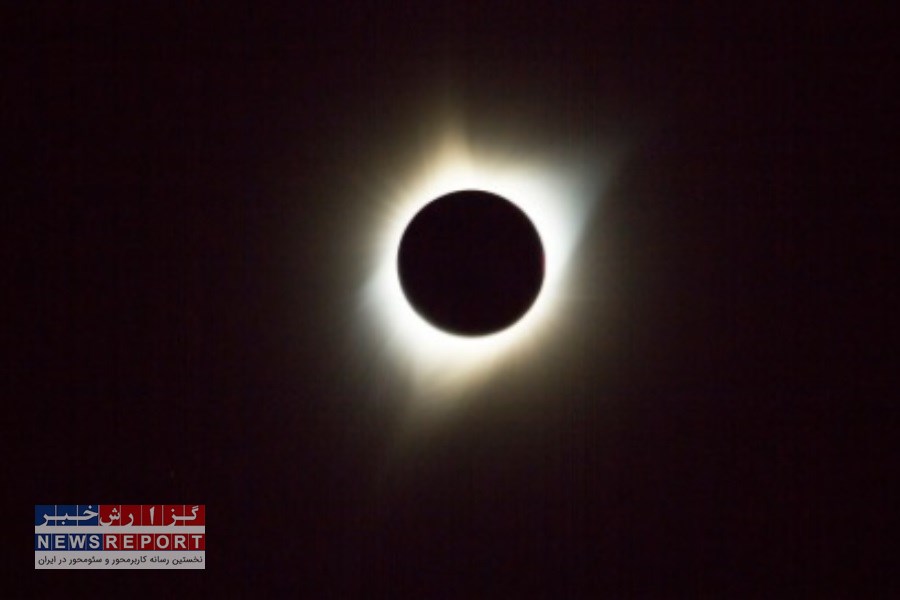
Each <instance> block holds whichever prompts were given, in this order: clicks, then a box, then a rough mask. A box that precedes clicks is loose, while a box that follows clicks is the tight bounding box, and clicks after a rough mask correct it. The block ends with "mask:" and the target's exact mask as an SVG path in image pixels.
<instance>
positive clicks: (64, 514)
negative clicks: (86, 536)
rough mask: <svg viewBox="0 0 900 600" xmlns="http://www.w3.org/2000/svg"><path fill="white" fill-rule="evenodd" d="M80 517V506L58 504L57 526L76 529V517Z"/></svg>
mask: <svg viewBox="0 0 900 600" xmlns="http://www.w3.org/2000/svg"><path fill="white" fill-rule="evenodd" d="M77 516H78V505H76V504H57V505H56V524H57V525H62V526H65V527H74V526H75V525H78V521H77V520H76V519H75V517H77Z"/></svg>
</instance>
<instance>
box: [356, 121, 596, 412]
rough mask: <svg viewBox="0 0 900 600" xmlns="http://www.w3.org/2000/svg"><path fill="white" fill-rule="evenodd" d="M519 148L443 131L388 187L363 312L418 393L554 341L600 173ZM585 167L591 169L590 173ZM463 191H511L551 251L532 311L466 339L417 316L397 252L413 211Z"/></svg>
mask: <svg viewBox="0 0 900 600" xmlns="http://www.w3.org/2000/svg"><path fill="white" fill-rule="evenodd" d="M517 150H518V152H516V153H515V154H513V153H512V152H502V151H500V150H499V149H496V148H473V147H471V146H470V144H468V143H467V142H466V140H465V139H463V137H462V135H461V134H460V133H459V132H458V131H456V132H453V133H452V134H450V135H447V136H445V139H444V140H443V142H442V143H440V144H438V147H437V148H436V150H435V152H434V154H433V155H432V156H428V157H425V161H424V165H422V166H421V168H420V169H419V170H418V172H414V173H411V174H410V176H409V178H408V179H407V181H405V182H403V181H401V182H400V183H398V184H397V185H394V186H392V187H391V189H387V190H384V191H383V192H382V193H384V194H386V195H388V196H389V198H387V199H384V205H385V206H384V207H383V214H382V215H381V216H382V217H383V218H384V221H383V222H382V223H381V224H380V225H377V226H376V227H377V229H378V230H377V231H376V232H375V239H374V240H373V243H374V255H375V256H376V257H377V260H376V264H375V265H373V269H372V276H371V279H370V280H369V281H368V282H367V285H366V287H365V290H364V305H365V309H366V310H365V314H366V320H367V321H368V323H369V324H370V325H371V326H373V327H374V331H373V335H374V336H376V338H377V339H380V340H381V341H382V342H383V343H384V348H385V350H386V352H387V354H388V355H389V358H390V359H391V360H392V362H393V363H394V364H395V366H396V368H398V369H400V371H401V373H402V374H405V375H406V376H407V377H408V379H409V382H410V383H411V384H412V386H413V389H414V392H415V394H416V396H417V397H422V398H426V399H427V398H445V397H447V396H448V395H456V394H458V393H459V392H461V391H462V390H464V389H467V388H469V387H470V386H471V385H472V384H474V383H476V382H478V381H480V380H482V378H483V377H485V376H486V375H487V374H489V373H491V372H495V371H496V370H497V369H499V368H501V367H502V366H503V364H504V363H506V364H513V363H515V362H519V364H522V361H523V360H524V359H525V358H527V356H528V355H529V354H530V353H533V350H535V349H536V348H537V347H538V346H541V347H544V346H545V345H547V344H551V343H554V342H556V343H560V340H554V339H553V334H554V330H555V329H558V327H556V326H557V325H559V324H560V321H561V320H562V319H563V318H564V312H565V311H564V310H563V306H564V304H565V302H564V300H565V297H566V290H567V289H568V288H570V285H571V284H570V282H569V281H568V275H569V274H570V272H571V266H572V262H573V259H574V258H573V257H574V251H575V249H576V246H577V244H578V241H579V238H580V237H581V235H582V233H583V230H584V226H585V224H586V222H587V220H588V217H589V214H590V212H591V209H592V208H593V207H592V205H593V202H594V200H595V198H596V194H597V192H598V191H599V187H600V186H599V184H600V183H602V182H600V181H597V173H596V171H593V172H590V170H589V169H584V168H579V165H578V164H575V165H572V164H569V166H560V164H563V165H565V164H566V163H565V162H564V161H559V163H560V164H554V162H553V161H552V160H551V158H552V157H547V156H535V157H532V158H522V156H521V149H517ZM586 172H590V175H587V174H586ZM459 190H483V191H487V192H491V193H494V194H499V195H500V196H502V197H504V198H506V199H507V200H509V201H510V202H512V203H514V204H516V205H517V206H518V207H519V208H521V209H522V210H523V211H524V212H525V213H526V214H527V215H528V217H529V218H530V219H531V221H532V223H534V225H535V227H536V228H537V230H538V233H539V234H540V237H541V242H542V243H543V246H544V254H545V274H544V282H543V287H542V289H541V291H540V294H539V295H538V297H537V299H536V300H535V302H534V304H533V305H532V307H531V309H530V310H529V311H528V312H527V313H526V314H525V315H524V316H523V317H522V318H521V319H520V320H519V321H518V322H516V323H514V324H513V325H512V326H510V327H509V328H507V329H505V330H502V331H499V332H497V333H494V334H491V335H486V336H480V337H464V336H458V335H454V334H451V333H447V332H444V331H442V330H439V329H437V328H435V327H434V326H432V325H431V324H430V323H428V322H427V321H425V320H424V319H423V318H422V317H420V316H419V315H418V314H417V313H416V312H415V311H414V310H413V308H412V306H411V305H410V304H409V302H408V301H407V299H406V297H405V296H404V294H403V290H402V288H401V286H400V279H399V276H398V273H397V252H398V248H399V245H400V239H401V237H402V235H403V232H404V230H405V228H406V226H407V225H408V224H409V222H410V221H411V220H412V218H413V216H415V214H416V213H417V212H418V211H419V210H420V209H421V208H422V207H423V206H425V205H426V204H427V203H429V202H431V201H432V200H434V199H436V198H438V197H440V196H442V195H444V194H447V193H450V192H454V191H459Z"/></svg>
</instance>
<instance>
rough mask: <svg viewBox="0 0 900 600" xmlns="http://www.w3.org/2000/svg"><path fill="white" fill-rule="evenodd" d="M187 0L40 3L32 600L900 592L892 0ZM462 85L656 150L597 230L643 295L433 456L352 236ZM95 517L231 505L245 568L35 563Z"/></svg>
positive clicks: (508, 128)
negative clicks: (133, 508)
mask: <svg viewBox="0 0 900 600" xmlns="http://www.w3.org/2000/svg"><path fill="white" fill-rule="evenodd" d="M151 4H153V7H148V8H145V9H140V10H138V9H135V8H128V9H125V8H123V7H122V6H114V5H112V4H109V5H96V6H91V5H90V4H83V3H52V4H46V5H45V4H42V5H40V8H37V5H31V4H27V5H25V4H23V6H22V7H21V8H20V9H19V10H17V11H11V12H9V13H8V14H7V16H5V17H4V18H3V21H4V25H3V28H4V30H6V31H7V32H8V35H6V36H4V40H3V41H2V48H3V51H4V55H5V56H4V63H5V65H4V67H5V69H6V74H5V76H4V82H5V83H4V88H5V91H4V94H3V102H4V105H5V106H6V109H5V110H4V111H3V113H4V114H3V115H2V117H0V118H2V119H3V123H4V137H5V138H6V140H7V142H9V143H8V150H9V153H8V154H9V160H8V161H7V166H8V167H10V171H11V175H10V176H9V178H8V179H7V181H6V183H7V185H6V186H5V196H6V202H5V203H4V205H5V208H4V212H5V214H6V215H7V218H6V219H5V220H6V225H7V226H8V229H9V231H8V234H7V235H6V245H7V248H8V249H7V254H6V259H5V261H4V262H5V266H6V269H7V274H8V279H9V281H10V283H9V284H8V285H7V287H6V293H5V294H4V295H5V296H7V297H8V298H10V299H11V301H12V306H13V310H12V311H11V312H7V315H6V316H7V319H6V325H5V326H4V330H5V332H6V333H7V335H6V336H5V337H6V338H7V341H8V343H9V344H10V346H11V347H12V350H13V352H12V353H11V355H12V358H11V359H10V360H8V361H6V365H7V366H6V377H5V379H6V380H7V381H8V382H10V383H11V384H12V389H11V390H10V392H9V394H8V396H7V397H6V398H5V401H6V409H5V410H4V416H3V423H4V427H3V429H4V433H3V446H4V448H5V452H4V454H5V457H4V461H3V462H4V474H5V477H4V479H5V485H4V492H3V495H4V498H5V499H6V502H5V504H7V505H8V506H7V507H6V510H7V512H8V514H9V515H10V516H11V518H12V519H13V521H15V520H16V519H17V518H20V517H21V518H22V522H23V523H24V524H25V525H26V526H25V527H23V528H22V537H21V538H18V537H16V538H9V539H8V540H7V548H8V549H11V548H18V546H19V544H20V542H21V546H22V548H21V551H19V550H18V549H17V550H16V551H15V552H14V555H15V559H14V560H11V559H7V561H6V562H5V566H4V567H3V572H4V580H5V583H4V588H5V593H4V596H6V597H17V596H20V595H22V596H29V595H34V596H41V597H48V596H49V595H51V594H52V593H54V592H55V593H57V594H64V595H66V596H75V595H82V594H84V593H88V592H90V591H96V592H97V593H101V594H103V595H110V594H112V593H113V592H121V593H122V594H126V593H128V594H131V595H135V594H140V593H141V592H145V593H148V592H154V591H158V592H159V593H165V594H166V595H167V596H187V595H195V596H197V595H203V596H206V595H219V596H249V595H271V594H279V595H282V594H283V595H288V594H290V595H303V596H310V597H322V596H336V597H360V596H366V597H368V596H380V595H381V596H386V597H402V596H407V595H409V596H414V597H420V598H424V597H477V596H492V597H528V596H532V595H536V596H542V595H548V596H552V597H561V598H562V597H598V596H600V595H608V596H613V597H621V596H640V597H671V596H680V595H697V594H699V595H705V596H712V597H742V596H756V597H772V596H773V595H787V596H791V597H796V596H800V595H805V594H807V593H812V594H815V595H825V596H831V595H837V596H853V597H856V596H857V595H859V594H863V593H864V592H867V591H868V592H873V591H875V592H881V593H888V592H889V591H890V590H895V591H896V578H895V576H894V575H893V574H891V570H892V569H893V562H895V560H896V552H890V551H886V550H884V549H883V546H887V543H888V541H891V540H892V539H894V538H893V537H892V536H891V534H890V533H889V531H890V526H891V525H892V524H893V523H895V521H896V516H895V514H894V511H895V504H894V503H893V502H892V499H891V498H890V497H889V496H888V494H887V492H886V490H887V488H888V484H889V482H890V481H891V480H892V479H893V478H894V477H895V472H894V470H893V468H892V467H893V466H894V464H895V461H894V457H893V455H892V450H893V444H892V442H891V437H892V436H893V435H894V434H895V431H896V425H897V416H896V411H895V410H894V409H893V406H892V404H891V403H889V393H888V389H887V379H886V378H885V377H884V376H883V372H884V371H885V370H886V367H887V363H888V357H889V356H890V355H891V353H892V346H891V344H890V342H889V332H890V331H891V330H892V328H893V327H894V326H895V325H896V317H894V316H893V314H894V313H889V314H890V315H891V316H889V317H883V318H878V319H875V318H870V317H872V316H874V315H875V314H877V313H876V311H875V309H874V306H878V305H883V306H892V305H894V304H896V303H895V302H893V300H895V298H896V296H895V294H894V293H893V292H890V291H889V290H890V286H889V283H890V281H891V280H892V279H893V280H895V279H896V272H895V271H891V270H889V269H887V268H886V267H887V266H888V265H889V262H888V249H889V244H888V240H889V239H890V238H889V236H888V226H889V224H890V223H891V222H896V218H894V219H893V221H892V219H890V218H888V216H887V215H882V214H881V213H879V212H877V209H876V204H877V202H876V201H879V200H886V199H887V200H889V199H891V197H890V196H889V195H888V194H887V193H886V192H885V190H886V189H889V188H887V187H883V186H882V184H884V183H886V182H888V180H892V177H891V176H890V174H889V170H890V168H892V167H893V164H892V162H891V163H889V162H888V160H887V159H888V155H887V153H886V148H887V140H888V137H889V131H890V130H891V125H892V121H895V120H896V116H895V115H891V114H890V113H889V112H888V110H887V104H886V103H885V102H884V100H883V98H884V95H885V92H886V91H887V89H888V86H889V85H890V82H891V79H892V78H891V77H890V76H889V74H890V72H891V62H892V61H891V60H890V57H891V56H892V54H891V53H890V52H889V51H888V45H887V40H888V39H889V36H888V35H886V34H887V31H888V27H887V20H886V19H879V18H877V17H876V18H872V17H873V15H862V14H860V13H858V12H853V11H852V10H851V9H849V8H848V9H846V10H844V11H834V10H830V9H829V8H827V7H826V6H825V5H823V4H820V3H810V4H808V5H806V6H804V5H800V4H790V3H788V4H787V5H785V4H784V3H772V4H771V5H766V6H762V5H759V4H754V3H712V2H710V3H703V2H696V3H693V2H692V3H674V2H673V3H656V2H639V3H614V4H608V5H606V4H601V3H591V6H590V8H588V4H587V3H585V4H584V5H580V4H579V5H574V4H573V5H568V4H567V5H565V6H561V5H560V3H555V2H548V3H546V4H543V5H539V4H537V3H526V4H522V3H517V4H515V5H514V6H512V5H510V6H504V7H497V8H487V7H476V5H475V4H474V3H463V2H459V3H446V4H442V3H428V2H419V3H413V4H410V5H409V7H408V8H405V9H404V8H400V7H399V6H394V7H392V8H390V9H387V8H385V7H382V6H379V5H375V4H371V5H369V4H364V3H346V4H343V5H342V3H330V4H329V5H328V6H327V7H326V6H325V5H324V3H322V5H318V3H316V4H313V5H310V6H305V7H300V6H299V5H300V4H301V3H295V4H296V5H297V6H294V5H286V6H279V7H274V6H273V5H267V6H266V7H265V8H264V7H261V6H258V5H248V6H247V7H245V8H243V9H240V10H236V9H233V8H224V7H221V6H219V5H213V6H211V7H209V8H208V9H206V8H203V9H201V8H199V7H197V5H194V4H190V8H187V7H185V6H183V5H182V4H187V3H177V4H175V5H172V6H165V7H164V6H163V5H161V4H157V3H151ZM219 4H221V3H219ZM732 5H733V7H732ZM737 6H740V8H736V7H737ZM444 97H449V98H452V102H453V103H455V104H456V105H457V106H456V107H457V108H458V109H459V110H460V111H461V112H462V113H464V114H465V115H466V116H467V119H468V121H469V124H470V126H471V127H472V129H473V135H476V136H477V135H479V134H484V135H487V134H488V133H493V132H494V131H497V130H502V131H505V132H507V134H508V135H509V136H512V137H513V138H515V137H517V136H520V137H522V138H523V139H525V140H532V141H533V140H538V141H540V140H542V139H552V140H554V143H557V144H562V145H565V144H566V140H570V141H571V144H572V145H578V144H581V143H582V142H584V141H585V140H587V141H590V142H599V141H602V139H603V138H604V136H606V135H610V136H612V137H611V138H610V139H612V138H615V139H627V140H628V143H629V146H628V152H627V153H626V152H624V151H623V157H624V158H623V160H622V163H621V165H620V166H619V168H618V169H617V170H616V171H615V173H614V174H613V178H612V180H611V182H610V186H609V188H608V190H607V191H606V192H605V196H604V198H603V199H602V203H603V207H604V208H603V210H602V211H601V212H600V213H598V214H597V215H596V216H595V217H594V218H595V219H598V220H599V219H602V223H601V222H599V221H597V222H593V223H591V224H589V226H588V228H587V234H586V236H585V238H584V242H583V245H582V247H581V248H580V250H579V252H581V257H582V264H583V268H582V269H581V270H580V271H579V276H580V277H581V278H583V279H584V280H585V281H584V283H585V285H586V286H587V289H592V290H594V291H595V292H596V293H598V294H602V293H603V291H604V290H606V291H607V292H608V293H609V294H610V295H611V296H615V299H616V302H615V306H616V307H617V308H616V311H615V313H614V314H605V313H604V312H603V310H602V309H601V308H596V309H592V308H590V307H591V306H592V305H590V304H589V306H588V308H587V309H584V310H582V312H581V313H580V314H582V315H583V317H582V318H583V321H584V322H583V323H581V327H580V331H581V334H580V335H579V337H578V338H577V339H576V340H570V341H569V342H565V341H560V340H554V341H552V342H548V347H547V349H546V351H547V355H548V364H549V365H550V366H549V367H548V368H547V369H546V374H545V375H544V376H543V378H542V379H541V383H540V385H537V386H533V387H531V388H529V389H528V390H524V389H522V388H521V387H517V386H516V384H515V382H505V381H492V382H490V383H489V384H488V385H486V386H485V387H483V388H482V391H481V392H480V396H479V393H478V392H476V396H475V397H474V398H473V399H472V402H471V403H470V405H469V406H470V408H469V409H468V410H466V411H463V412H461V413H458V414H456V415H455V416H453V417H452V418H448V419H446V420H445V421H444V422H442V423H441V424H439V425H436V426H433V427H432V428H431V429H430V430H428V431H427V432H426V433H423V434H421V435H420V436H419V438H418V439H417V440H416V441H415V442H414V443H412V444H409V445H408V446H407V448H406V449H405V450H403V451H396V450H395V449H394V450H392V449H393V448H394V446H395V441H394V440H395V435H396V427H395V423H396V422H397V420H398V419H399V418H400V417H399V414H400V413H401V412H402V411H401V409H400V408H398V406H401V405H402V402H400V401H394V399H393V398H392V396H393V395H397V396H398V397H399V396H402V391H401V389H402V386H400V385H396V386H394V385H392V384H390V383H388V384H384V383H383V381H384V380H388V381H390V380H391V378H392V377H393V376H394V375H393V374H392V373H390V372H386V373H385V372H371V371H377V369H375V368H373V369H371V370H366V369H365V368H364V367H363V365H365V364H367V362H368V361H369V360H370V358H371V363H372V364H373V365H377V364H380V363H378V361H377V360H376V357H375V356H374V355H375V354H376V353H377V351H376V350H375V349H374V348H369V347H368V346H367V343H363V342H359V343H355V342H354V338H355V336H357V326H356V325H355V321H354V320H353V318H352V317H351V316H350V315H351V314H352V313H353V310H354V307H355V304H356V303H357V301H358V297H357V296H358V288H359V286H360V284H361V283H362V281H361V278H364V276H365V270H364V269H363V268H361V267H358V268H356V269H355V270H354V269H353V268H345V265H346V264H348V263H350V262H352V261H351V260H350V258H348V256H350V252H351V251H350V248H352V247H354V243H355V242H354V241H353V240H351V239H346V235H347V232H348V231H355V230H359V229H364V228H365V226H364V224H361V223H359V220H360V219H361V218H362V217H361V216H360V215H363V214H368V213H366V212H364V211H360V210H358V208H359V206H360V202H359V198H358V197H354V193H355V192H357V191H358V190H360V189H363V190H364V189H366V186H369V185H376V182H377V180H378V178H379V177H386V178H390V177H391V170H390V168H387V167H386V168H385V171H384V172H382V173H374V174H373V173H372V172H371V171H365V170H363V169H362V167H361V165H365V164H372V163H373V162H378V161H381V162H383V163H384V164H387V165H390V163H391V161H392V160H397V161H401V158H395V157H402V156H404V155H405V153H412V152H413V150H411V149H409V148H407V145H409V146H410V147H412V145H413V140H414V136H413V135H411V134H410V133H409V131H410V130H411V129H415V128H416V127H419V126H420V125H421V121H423V120H424V121H427V115H428V114H429V109H428V106H430V103H432V102H434V101H435V99H440V98H444ZM426 125H427V122H426ZM407 138H408V139H407ZM407 142H409V144H407ZM418 142H422V140H418ZM425 142H427V139H426V140H425ZM422 143H423V144H424V146H423V147H427V144H426V143H424V142H422ZM373 157H374V158H373ZM891 158H893V157H891ZM367 161H368V162H367ZM401 162H402V161H401ZM401 166H402V165H401ZM398 169H399V167H398ZM400 170H402V169H400ZM864 170H866V171H869V170H870V171H871V173H867V174H866V175H863V174H862V171H864ZM370 180H371V182H370ZM889 214H891V215H893V216H894V217H896V209H893V211H892V213H889ZM601 225H602V227H601ZM601 229H602V231H604V232H610V236H612V240H613V243H610V242H609V240H606V241H603V240H598V239H597V236H596V235H594V234H592V232H597V231H600V230H601ZM601 242H602V243H601ZM600 248H603V250H602V251H601V250H600ZM601 263H602V265H604V267H603V268H604V269H605V270H604V273H605V279H604V281H603V282H594V281H593V280H592V268H593V267H592V266H591V265H593V264H598V265H599V264H601ZM598 269H599V267H598ZM601 283H602V285H601ZM597 306H598V307H600V306H602V303H600V302H598V303H597ZM601 338H602V339H603V340H608V339H612V340H614V342H612V344H611V345H610V344H608V343H606V342H604V344H605V345H604V346H603V351H602V352H600V351H597V348H599V345H600V343H599V341H596V340H599V339H601ZM564 343H568V344H570V345H569V346H568V354H566V356H567V357H568V358H569V360H568V361H566V362H565V364H564V363H563V361H560V360H556V359H554V358H552V357H554V356H556V355H557V354H559V352H560V349H559V347H554V346H553V344H564ZM572 344H574V346H572ZM519 406H521V408H519ZM391 452H397V453H398V454H399V455H400V456H402V458H398V459H396V460H393V461H386V460H385V459H384V458H383V457H384V456H385V455H386V454H390V453H391ZM386 463H389V464H390V465H391V466H390V467H385V466H384V465H385V464H386ZM65 502H123V503H126V502H131V503H149V502H161V503H165V502H201V503H205V504H207V507H208V520H209V547H208V552H207V554H208V565H207V570H206V571H205V572H201V573H172V572H164V573H152V572H146V573H142V572H127V573H112V572H102V573H101V572H96V573H85V572H58V573H56V572H34V573H32V572H30V571H31V565H30V564H29V561H30V560H31V556H30V554H31V550H30V542H29V541H28V540H29V539H30V535H31V534H30V532H29V530H28V526H27V525H28V516H29V514H30V510H31V508H30V505H32V504H36V503H65ZM15 515H18V517H16V516H15ZM16 539H20V542H16V541H15V540H16ZM11 553H12V551H11ZM21 570H26V571H28V572H25V573H22V572H21Z"/></svg>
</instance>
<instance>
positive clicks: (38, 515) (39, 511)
mask: <svg viewBox="0 0 900 600" xmlns="http://www.w3.org/2000/svg"><path fill="white" fill-rule="evenodd" d="M55 519H56V505H55V504H35V505H34V526H35V527H37V526H38V525H56V520H55Z"/></svg>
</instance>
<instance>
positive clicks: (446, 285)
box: [397, 190, 544, 336]
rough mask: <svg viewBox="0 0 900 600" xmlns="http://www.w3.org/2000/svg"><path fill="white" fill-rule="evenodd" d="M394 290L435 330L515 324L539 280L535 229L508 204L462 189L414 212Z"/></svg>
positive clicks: (461, 331) (540, 257) (468, 331)
mask: <svg viewBox="0 0 900 600" xmlns="http://www.w3.org/2000/svg"><path fill="white" fill-rule="evenodd" d="M397 263H398V269H399V273H400V285H401V286H402V288H403V293H404V294H405V295H406V298H407V299H408V300H409V302H410V304H411V305H412V306H413V308H414V309H415V310H416V312H417V313H419V315H421V316H422V317H423V318H424V319H425V320H427V321H428V322H429V323H431V324H432V325H434V326H435V327H437V328H439V329H442V330H444V331H447V332H450V333H455V334H458V335H466V336H477V335H487V334H490V333H494V332H497V331H500V330H502V329H505V328H507V327H509V326H510V325H512V324H513V323H515V322H516V321H518V320H519V319H520V318H521V317H522V316H523V315H524V314H525V313H526V312H528V309H529V308H531V305H532V304H533V303H534V301H535V299H536V298H537V296H538V293H539V292H540V290H541V284H542V283H543V281H544V249H543V246H542V245H541V238H540V236H539V235H538V232H537V229H535V227H534V225H533V224H532V223H531V221H530V220H529V219H528V217H527V216H526V215H525V213H524V212H522V210H521V209H519V208H518V207H517V206H516V205H514V204H513V203H512V202H510V201H508V200H506V199H505V198H501V197H500V196H497V195H496V194H491V193H489V192H482V191H475V190H466V191H459V192H453V193H450V194H447V195H445V196H441V197H440V198H437V199H436V200H433V201H432V202H430V203H429V204H427V205H426V206H425V207H424V208H423V209H422V210H420V211H419V212H418V213H417V214H416V216H415V217H413V219H412V221H410V223H409V225H407V227H406V231H404V232H403V238H402V239H401V241H400V250H399V254H398V259H397Z"/></svg>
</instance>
